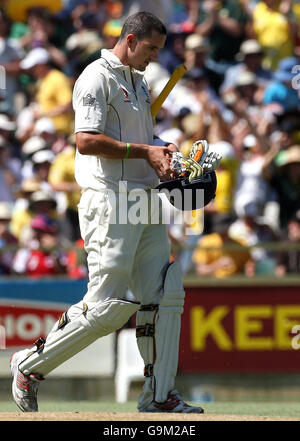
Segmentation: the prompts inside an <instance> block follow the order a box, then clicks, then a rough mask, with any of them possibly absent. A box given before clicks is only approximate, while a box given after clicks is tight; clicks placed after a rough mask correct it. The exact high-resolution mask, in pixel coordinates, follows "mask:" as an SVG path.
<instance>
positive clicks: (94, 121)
mask: <svg viewBox="0 0 300 441" xmlns="http://www.w3.org/2000/svg"><path fill="white" fill-rule="evenodd" d="M107 99H108V86H107V82H106V78H105V76H104V75H103V74H101V73H98V74H97V75H94V76H93V77H91V76H86V75H84V74H82V75H81V76H80V77H79V78H78V80H77V81H76V83H75V86H74V91H73V108H74V112H75V133H78V132H86V131H90V132H97V133H104V128H105V123H106V116H107Z"/></svg>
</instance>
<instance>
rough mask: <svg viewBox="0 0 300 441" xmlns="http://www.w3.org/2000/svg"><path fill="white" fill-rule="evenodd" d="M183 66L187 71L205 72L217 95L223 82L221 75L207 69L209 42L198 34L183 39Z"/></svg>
mask: <svg viewBox="0 0 300 441" xmlns="http://www.w3.org/2000/svg"><path fill="white" fill-rule="evenodd" d="M184 47H185V52H184V58H185V61H184V64H185V66H186V67H187V70H188V71H189V70H191V69H193V68H200V69H202V70H203V71H204V72H205V75H206V77H207V78H208V79H209V83H210V85H211V87H212V88H213V89H214V91H215V92H216V93H217V92H218V90H219V87H220V85H221V83H222V81H223V75H221V74H218V73H217V72H215V71H214V70H213V69H211V68H210V67H209V64H210V59H209V57H208V52H209V42H208V40H207V39H206V38H204V37H202V36H201V35H199V34H191V35H189V36H188V37H187V38H186V39H185V43H184Z"/></svg>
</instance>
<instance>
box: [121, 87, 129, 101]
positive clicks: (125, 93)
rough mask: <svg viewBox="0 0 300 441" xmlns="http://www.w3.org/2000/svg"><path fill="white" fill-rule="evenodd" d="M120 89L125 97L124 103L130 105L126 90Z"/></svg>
mask: <svg viewBox="0 0 300 441" xmlns="http://www.w3.org/2000/svg"><path fill="white" fill-rule="evenodd" d="M121 89H122V90H123V92H124V95H125V99H124V103H131V99H129V94H128V92H127V90H126V89H124V87H121Z"/></svg>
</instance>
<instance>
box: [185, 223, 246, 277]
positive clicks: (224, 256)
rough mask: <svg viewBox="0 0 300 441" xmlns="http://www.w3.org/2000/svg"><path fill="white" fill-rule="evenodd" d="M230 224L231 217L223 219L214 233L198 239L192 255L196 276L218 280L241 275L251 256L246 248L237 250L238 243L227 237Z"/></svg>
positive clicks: (239, 244)
mask: <svg viewBox="0 0 300 441" xmlns="http://www.w3.org/2000/svg"><path fill="white" fill-rule="evenodd" d="M231 224H232V218H231V216H227V217H224V218H223V222H219V223H218V227H217V230H216V232H215V233H212V234H206V235H204V236H202V237H201V238H200V239H199V241H198V244H197V248H196V249H195V251H194V254H193V263H194V265H195V271H196V274H198V275H200V276H214V277H218V278H223V277H229V276H233V275H235V274H243V272H244V268H245V265H246V263H247V262H248V261H250V260H251V255H250V253H249V251H248V250H247V248H245V249H241V248H239V246H241V243H240V242H238V241H236V240H233V239H231V238H230V237H229V235H228V230H229V227H230V225H231ZM224 246H226V247H227V248H226V247H225V248H224Z"/></svg>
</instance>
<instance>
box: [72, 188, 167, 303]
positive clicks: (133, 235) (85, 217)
mask: <svg viewBox="0 0 300 441" xmlns="http://www.w3.org/2000/svg"><path fill="white" fill-rule="evenodd" d="M127 194H128V193H123V194H122V195H121V194H120V193H118V194H117V197H114V194H112V192H110V191H109V190H108V191H105V190H104V191H102V192H96V191H94V190H90V189H89V190H85V191H84V192H83V194H82V197H81V200H80V203H79V205H78V215H79V223H80V230H81V235H82V238H83V240H84V246H85V250H86V252H87V256H88V257H87V263H88V272H89V283H88V290H87V293H86V295H85V296H84V299H83V300H84V301H85V302H98V301H99V300H102V301H103V300H106V299H112V298H125V295H126V291H127V289H128V288H129V289H130V290H131V291H132V293H133V294H134V296H135V298H136V301H138V302H140V303H141V304H142V305H148V304H151V303H159V300H160V295H161V289H162V284H163V280H164V274H165V271H166V267H167V266H168V263H169V257H170V245H169V239H168V232H167V227H166V225H163V224H150V223H149V222H150V219H151V214H152V219H158V220H159V218H158V217H157V216H156V214H155V213H154V210H157V209H158V206H157V205H156V206H155V204H154V203H152V204H151V199H150V192H149V191H147V192H146V191H140V192H139V191H138V190H137V191H136V195H137V198H136V200H135V201H127ZM134 194H135V193H133V192H131V195H134ZM139 194H140V195H141V198H140V199H139ZM142 197H143V200H142ZM145 197H147V199H146V200H145ZM139 200H141V204H140V207H141V211H142V210H143V211H144V213H143V215H145V210H146V211H147V216H144V219H143V220H144V221H145V220H146V221H147V223H145V224H142V223H137V224H136V225H134V224H133V223H131V221H134V219H135V216H134V214H135V210H134V207H135V206H136V207H137V204H138V203H139ZM126 208H127V212H126ZM127 213H129V215H127ZM130 214H131V215H130ZM128 217H129V219H128ZM120 218H121V219H120ZM120 220H121V222H124V223H123V224H120V223H117V222H118V221H120Z"/></svg>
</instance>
